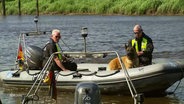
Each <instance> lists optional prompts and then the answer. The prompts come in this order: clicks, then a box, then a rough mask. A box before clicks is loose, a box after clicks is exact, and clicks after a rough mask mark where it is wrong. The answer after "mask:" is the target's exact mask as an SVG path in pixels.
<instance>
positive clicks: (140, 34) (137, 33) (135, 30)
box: [133, 28, 142, 39]
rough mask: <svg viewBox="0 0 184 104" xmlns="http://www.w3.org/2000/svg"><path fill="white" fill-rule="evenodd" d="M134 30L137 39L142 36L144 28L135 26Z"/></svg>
mask: <svg viewBox="0 0 184 104" xmlns="http://www.w3.org/2000/svg"><path fill="white" fill-rule="evenodd" d="M133 31H134V34H135V38H136V39H140V38H141V37H142V30H139V29H137V28H135V29H134V30H133Z"/></svg>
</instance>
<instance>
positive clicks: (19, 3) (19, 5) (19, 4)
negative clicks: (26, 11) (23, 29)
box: [18, 0, 21, 16]
mask: <svg viewBox="0 0 184 104" xmlns="http://www.w3.org/2000/svg"><path fill="white" fill-rule="evenodd" d="M18 7H19V16H20V15H21V2H20V0H18Z"/></svg>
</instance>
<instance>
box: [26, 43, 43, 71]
mask: <svg viewBox="0 0 184 104" xmlns="http://www.w3.org/2000/svg"><path fill="white" fill-rule="evenodd" d="M26 56H27V64H28V67H29V69H40V68H41V67H42V62H43V50H42V49H41V48H40V47H37V46H32V45H31V46H28V47H27V48H26Z"/></svg>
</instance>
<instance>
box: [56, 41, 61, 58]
mask: <svg viewBox="0 0 184 104" xmlns="http://www.w3.org/2000/svg"><path fill="white" fill-rule="evenodd" d="M56 48H57V52H60V51H61V48H60V47H59V44H58V43H56ZM58 58H59V59H60V60H62V54H61V53H59V54H58Z"/></svg>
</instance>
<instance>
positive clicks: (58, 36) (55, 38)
mask: <svg viewBox="0 0 184 104" xmlns="http://www.w3.org/2000/svg"><path fill="white" fill-rule="evenodd" d="M60 38H61V35H60V33H58V32H55V34H52V39H53V41H54V42H56V43H58V42H59V39H60Z"/></svg>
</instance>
